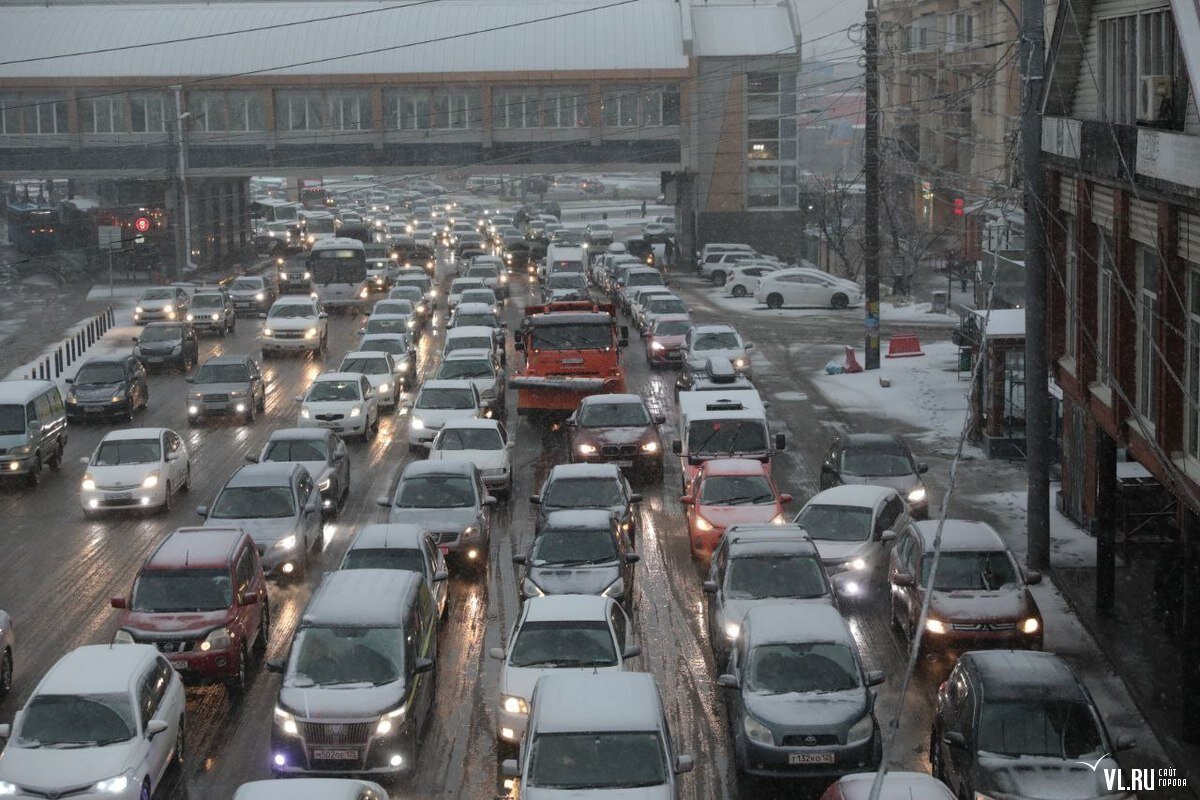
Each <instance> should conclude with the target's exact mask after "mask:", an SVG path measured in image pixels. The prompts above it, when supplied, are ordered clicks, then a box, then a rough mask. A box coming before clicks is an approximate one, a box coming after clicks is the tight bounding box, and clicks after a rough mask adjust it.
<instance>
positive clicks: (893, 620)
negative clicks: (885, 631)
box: [888, 594, 905, 641]
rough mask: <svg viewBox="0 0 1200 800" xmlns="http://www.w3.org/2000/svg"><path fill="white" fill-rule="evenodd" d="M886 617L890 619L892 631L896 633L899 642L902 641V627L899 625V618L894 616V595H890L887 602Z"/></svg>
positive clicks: (903, 633)
mask: <svg viewBox="0 0 1200 800" xmlns="http://www.w3.org/2000/svg"><path fill="white" fill-rule="evenodd" d="M888 616H889V618H890V619H891V623H892V630H894V631H895V632H896V635H897V636H899V637H900V640H901V641H904V636H905V631H904V625H903V624H901V622H900V617H899V615H897V614H896V596H895V595H894V594H893V595H891V597H890V599H889V601H888Z"/></svg>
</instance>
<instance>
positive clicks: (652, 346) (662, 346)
mask: <svg viewBox="0 0 1200 800" xmlns="http://www.w3.org/2000/svg"><path fill="white" fill-rule="evenodd" d="M650 349H651V350H654V351H655V352H658V351H659V350H666V349H667V346H666V345H665V344H663V343H662V342H651V343H650Z"/></svg>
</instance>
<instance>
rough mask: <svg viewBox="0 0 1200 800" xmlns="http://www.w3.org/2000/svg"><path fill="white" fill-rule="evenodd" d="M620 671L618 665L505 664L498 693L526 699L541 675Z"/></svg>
mask: <svg viewBox="0 0 1200 800" xmlns="http://www.w3.org/2000/svg"><path fill="white" fill-rule="evenodd" d="M620 671H621V667H620V666H615V667H596V668H595V669H593V668H592V667H588V668H587V669H575V668H565V667H558V668H555V667H514V666H512V665H510V664H506V665H505V667H504V671H503V672H502V673H501V675H500V694H511V695H514V696H516V697H521V698H524V699H525V700H528V699H529V698H530V697H532V696H533V687H534V686H536V685H537V682H538V678H540V677H542V676H543V675H551V674H553V675H582V674H584V673H587V674H588V675H591V674H593V673H596V672H620Z"/></svg>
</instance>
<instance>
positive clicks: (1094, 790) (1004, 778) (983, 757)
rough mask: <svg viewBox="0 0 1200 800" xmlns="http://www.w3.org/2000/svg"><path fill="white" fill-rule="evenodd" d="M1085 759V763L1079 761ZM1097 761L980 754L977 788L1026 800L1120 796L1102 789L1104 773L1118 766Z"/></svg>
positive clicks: (1080, 799)
mask: <svg viewBox="0 0 1200 800" xmlns="http://www.w3.org/2000/svg"><path fill="white" fill-rule="evenodd" d="M1083 760H1087V761H1088V762H1089V764H1088V765H1087V766H1085V765H1084V764H1083V763H1081V762H1082V761H1083ZM1095 763H1096V762H1095V761H1094V760H1093V759H1092V758H1089V757H1088V756H1084V757H1083V758H1081V759H1080V761H1067V760H1065V759H1061V758H1049V757H1043V756H1021V757H1020V758H1006V757H1004V756H997V755H991V754H989V753H980V754H979V756H978V761H977V762H976V769H975V775H976V776H977V777H976V784H977V787H976V788H977V789H979V791H981V792H988V793H992V792H995V793H996V794H998V795H1003V796H1005V797H1008V796H1013V797H1022V798H1026V799H1027V800H1090V799H1091V798H1105V797H1111V798H1116V797H1121V796H1122V795H1120V794H1117V793H1110V792H1108V791H1107V790H1106V789H1105V785H1104V772H1105V770H1109V769H1117V768H1118V765H1117V762H1116V761H1114V760H1113V759H1112V758H1109V757H1105V758H1104V759H1102V760H1101V761H1100V764H1099V765H1098V767H1097V769H1096V770H1095V771H1093V770H1092V769H1091V766H1092V765H1093V764H1095Z"/></svg>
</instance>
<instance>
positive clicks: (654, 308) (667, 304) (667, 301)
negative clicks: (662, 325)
mask: <svg viewBox="0 0 1200 800" xmlns="http://www.w3.org/2000/svg"><path fill="white" fill-rule="evenodd" d="M647 310H648V311H649V312H650V313H651V314H686V313H687V306H686V305H684V304H683V301H682V300H680V299H679V298H678V297H662V298H655V299H653V300H651V301H650V304H649V305H648V306H647Z"/></svg>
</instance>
